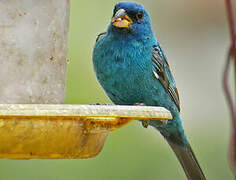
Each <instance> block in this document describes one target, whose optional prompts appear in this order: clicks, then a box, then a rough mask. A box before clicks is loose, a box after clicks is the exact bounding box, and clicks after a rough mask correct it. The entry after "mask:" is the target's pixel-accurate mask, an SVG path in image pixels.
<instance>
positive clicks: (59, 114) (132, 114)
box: [0, 104, 172, 159]
mask: <svg viewBox="0 0 236 180" xmlns="http://www.w3.org/2000/svg"><path fill="white" fill-rule="evenodd" d="M171 119H172V117H171V114H170V112H169V111H167V110H166V109H165V108H161V107H150V106H117V105H110V106H107V105H46V104H42V105H37V104H34V105H33V104H32V105H31V104H2V105H0V139H1V141H0V158H9V159H79V158H91V157H94V156H96V155H97V154H98V153H99V152H100V151H101V150H102V148H103V145H104V143H105V140H106V137H107V135H108V133H109V132H110V131H112V130H115V129H118V128H120V127H122V126H124V125H125V124H127V123H128V122H130V121H131V120H171Z"/></svg>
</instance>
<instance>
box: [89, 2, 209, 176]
mask: <svg viewBox="0 0 236 180" xmlns="http://www.w3.org/2000/svg"><path fill="white" fill-rule="evenodd" d="M93 64H94V69H95V72H96V76H97V79H98V81H99V82H100V84H101V85H102V87H103V88H104V90H105V92H106V93H107V95H108V96H109V98H110V99H111V100H112V101H113V102H114V103H115V104H119V105H135V104H136V105H137V104H144V105H147V106H162V107H165V108H166V109H168V110H169V111H170V112H171V114H172V116H173V120H170V121H168V122H167V123H162V122H159V121H152V120H150V121H144V122H143V125H144V126H145V127H146V126H148V125H150V126H153V127H154V128H156V129H157V130H159V132H160V133H161V134H162V136H163V137H164V138H165V139H166V141H167V142H168V144H169V145H170V147H171V148H172V150H173V151H174V153H175V154H176V156H177V158H178V160H179V162H180V163H181V165H182V167H183V169H184V171H185V174H186V176H187V178H188V179H192V180H199V179H200V180H201V179H205V176H204V174H203V172H202V170H201V168H200V166H199V164H198V161H197V159H196V157H195V155H194V153H193V151H192V149H191V147H190V144H189V142H188V140H187V138H186V136H185V134H184V129H183V126H182V121H181V117H180V102H179V94H178V91H177V88H176V84H175V81H174V78H173V76H172V74H171V71H170V67H169V64H168V62H167V59H166V56H165V54H164V53H163V51H162V49H161V47H160V45H159V43H158V41H157V40H156V38H155V35H154V33H153V31H152V26H151V20H150V17H149V14H148V12H147V11H146V10H145V9H144V7H143V6H142V5H140V4H137V3H135V2H120V3H118V4H116V5H115V8H114V12H113V16H112V20H111V23H110V25H109V26H108V29H107V31H106V32H104V33H101V34H99V35H98V38H97V40H96V44H95V47H94V50H93Z"/></svg>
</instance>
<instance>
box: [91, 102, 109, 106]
mask: <svg viewBox="0 0 236 180" xmlns="http://www.w3.org/2000/svg"><path fill="white" fill-rule="evenodd" d="M90 105H105V106H110V105H112V104H100V103H95V104H90Z"/></svg>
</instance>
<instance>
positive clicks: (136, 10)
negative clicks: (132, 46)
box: [109, 2, 152, 36]
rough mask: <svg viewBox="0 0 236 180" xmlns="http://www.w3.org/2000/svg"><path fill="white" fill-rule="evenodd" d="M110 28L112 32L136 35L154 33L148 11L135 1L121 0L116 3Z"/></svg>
mask: <svg viewBox="0 0 236 180" xmlns="http://www.w3.org/2000/svg"><path fill="white" fill-rule="evenodd" d="M109 29H110V30H111V31H112V32H118V33H125V34H127V33H130V34H133V35H136V36H141V35H146V34H150V33H152V28H151V20H150V17H149V14H148V12H147V11H146V9H144V7H143V6H142V5H140V4H138V3H135V2H120V3H118V4H116V5H115V8H114V10H113V16H112V20H111V24H110V26H109Z"/></svg>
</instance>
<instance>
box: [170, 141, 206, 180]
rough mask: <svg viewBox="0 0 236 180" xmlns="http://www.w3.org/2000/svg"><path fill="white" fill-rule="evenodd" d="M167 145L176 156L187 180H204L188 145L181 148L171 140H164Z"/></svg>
mask: <svg viewBox="0 0 236 180" xmlns="http://www.w3.org/2000/svg"><path fill="white" fill-rule="evenodd" d="M166 140H167V142H168V144H169V145H170V147H171V148H172V150H173V151H174V153H175V154H176V156H177V158H178V160H179V162H180V164H181V166H182V167H183V169H184V172H185V174H186V176H187V178H188V179H189V180H205V179H206V178H205V176H204V174H203V172H202V169H201V167H200V165H199V163H198V161H197V158H196V157H195V155H194V153H193V150H192V148H191V146H190V145H189V144H187V145H186V146H181V145H179V144H176V143H174V142H173V141H172V140H171V139H168V138H166Z"/></svg>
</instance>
